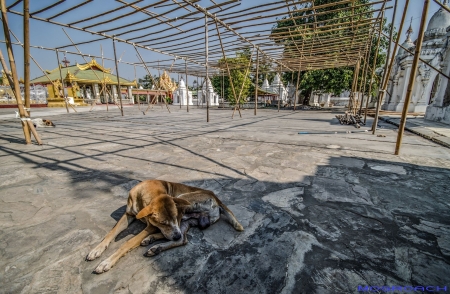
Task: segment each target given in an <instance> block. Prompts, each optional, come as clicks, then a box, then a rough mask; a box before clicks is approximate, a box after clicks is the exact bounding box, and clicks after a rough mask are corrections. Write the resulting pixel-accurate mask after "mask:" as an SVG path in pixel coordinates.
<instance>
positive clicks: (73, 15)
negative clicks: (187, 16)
mask: <svg viewBox="0 0 450 294" xmlns="http://www.w3.org/2000/svg"><path fill="white" fill-rule="evenodd" d="M83 1H84V0H69V1H65V2H63V3H62V4H60V5H58V6H57V7H56V8H53V9H50V10H48V11H45V12H43V13H40V14H38V16H39V17H43V18H47V17H50V16H53V15H55V14H57V13H58V12H60V11H64V10H65V9H68V8H70V7H71V5H76V4H78V3H81V2H83ZM14 2H15V0H7V1H6V3H7V6H9V5H10V4H12V3H14ZM30 2H31V3H30V6H31V7H30V11H31V12H33V11H36V10H39V9H41V8H43V7H46V6H48V5H51V4H53V3H55V2H56V0H40V1H30ZM127 2H132V0H128V1H127ZM155 2H156V1H155V0H151V1H150V0H145V1H142V2H141V3H139V4H138V5H139V6H140V7H143V6H145V5H148V4H152V3H155ZM215 2H219V1H215ZM220 2H222V1H220ZM267 2H270V1H267V0H264V1H258V4H262V3H267ZM404 2H405V0H398V5H399V8H398V9H397V20H396V22H395V26H396V27H397V28H398V27H399V24H400V17H401V13H402V10H403V7H404ZM393 3H394V1H391V2H390V4H388V6H392V5H393ZM121 5H122V4H120V3H119V2H116V1H112V0H94V1H93V2H91V3H89V4H88V5H85V6H82V7H80V8H78V9H76V10H74V11H72V12H70V13H67V14H64V15H63V16H60V17H56V18H55V19H54V20H55V21H61V22H64V23H70V22H72V21H76V20H80V19H83V18H86V17H89V16H92V15H95V14H97V13H99V12H103V11H106V10H109V9H112V8H114V7H118V6H121ZM199 5H201V6H203V7H207V6H209V5H212V4H211V2H209V1H207V0H202V1H200V2H199ZM254 5H255V1H254V0H242V1H241V4H240V6H238V7H237V9H245V8H246V7H249V6H254ZM105 6H107V8H105ZM422 6H423V1H422V0H410V7H409V9H408V14H407V20H408V22H407V24H405V26H404V32H402V33H401V41H403V40H404V39H405V31H406V30H407V28H408V26H409V21H410V19H411V17H412V18H413V23H412V25H413V30H414V34H413V38H414V39H415V38H416V36H417V31H418V28H419V22H420V17H421V12H422ZM164 9H166V10H167V8H159V11H163V10H164ZM438 9H439V6H438V5H437V4H436V3H434V2H433V1H431V3H430V10H429V14H428V20H429V19H430V18H431V16H432V15H433V13H434V12H436V11H437V10H438ZM13 10H16V11H22V3H20V4H18V5H17V6H15V7H14V8H13ZM150 10H151V9H150ZM130 11H133V9H131V8H127V9H124V10H122V11H120V12H116V13H111V14H109V15H107V16H104V17H100V18H98V19H96V20H95V21H87V22H84V23H83V26H87V25H89V24H91V23H94V22H98V21H108V20H110V19H112V18H114V17H117V16H120V15H121V14H122V13H128V12H130ZM159 11H157V12H158V13H159ZM392 12H393V9H390V10H389V11H388V12H387V13H386V17H387V18H388V22H390V21H391V17H392ZM185 13H187V11H185ZM218 13H220V12H218ZM168 16H169V17H174V15H168ZM8 18H9V23H10V28H11V29H12V31H13V32H14V33H15V34H16V35H17V36H18V38H19V39H22V38H23V33H22V17H21V16H18V15H15V14H12V13H9V14H8ZM133 18H135V19H136V21H139V20H142V24H145V18H146V15H144V14H142V13H137V14H135V15H134V16H133ZM128 23H129V21H128ZM124 24H126V23H124V22H122V21H121V20H117V21H115V22H114V23H113V25H114V26H119V25H124ZM142 24H137V25H134V26H130V27H127V28H124V29H122V30H119V32H125V31H126V30H128V29H133V28H137V27H140V26H142ZM174 24H177V22H174ZM111 25H112V24H111V23H105V24H104V25H100V26H96V27H95V30H96V31H101V30H102V29H108V28H110V26H111ZM183 28H184V29H186V28H189V25H187V26H185V27H183ZM158 29H161V27H158ZM66 30H67V32H68V34H69V35H70V36H71V38H72V39H73V40H74V41H75V42H81V41H86V40H91V39H97V38H99V37H98V36H92V35H91V34H89V33H85V32H81V31H78V30H73V29H66ZM2 32H3V31H2ZM142 32H147V33H148V30H147V31H142ZM142 32H139V33H140V34H142ZM30 33H31V40H30V41H31V44H32V45H36V46H45V47H50V48H53V47H57V46H62V45H68V44H70V41H69V40H68V39H67V37H66V36H65V34H64V33H63V31H62V29H61V27H59V26H56V25H52V24H49V23H45V22H41V21H38V20H34V19H31V20H30ZM139 33H137V34H138V35H139ZM150 33H151V34H152V35H151V37H153V38H154V37H157V36H158V34H159V32H158V31H150ZM163 34H164V33H160V35H163ZM0 35H1V37H0V38H1V39H2V40H3V39H4V37H3V33H1V34H0ZM131 36H132V35H123V37H124V38H127V37H131ZM13 40H14V38H13ZM185 40H186V39H185V38H183V36H182V34H180V41H185ZM100 44H102V47H103V51H104V56H105V57H109V58H114V53H113V49H112V41H111V40H104V41H100V42H95V43H91V44H86V45H80V46H79V48H80V50H81V51H82V52H83V53H88V54H92V55H97V56H100ZM116 44H117V54H118V56H121V55H123V56H122V60H123V61H127V62H138V58H137V57H136V53H135V51H134V49H133V47H132V46H130V45H127V44H124V43H120V42H119V43H116ZM160 46H161V45H160ZM0 48H1V50H2V51H3V53H4V55H6V49H5V45H4V44H3V43H1V44H0ZM186 48H187V49H188V48H189V46H186ZM66 50H69V51H74V52H75V51H76V49H75V48H74V47H73V46H70V47H67V49H66ZM140 52H141V54H142V55H143V56H144V59H145V60H146V61H157V60H168V59H172V57H168V56H164V55H161V54H158V53H154V52H150V51H147V50H144V49H141V50H140ZM31 54H32V55H33V57H34V58H35V59H37V61H38V62H39V64H40V65H41V67H43V68H44V69H53V68H56V67H57V61H56V55H55V52H54V51H46V50H40V49H34V48H32V49H31ZM14 55H15V59H16V64H17V67H18V72H19V76H21V77H23V51H22V48H21V47H19V46H14ZM60 58H61V59H62V58H63V54H61V55H60ZM67 59H69V60H70V61H71V64H72V65H73V64H75V62H78V63H84V60H83V58H82V57H81V56H75V55H70V54H67ZM87 59H88V58H87ZM97 61H100V60H97ZM105 66H106V67H110V68H114V62H112V61H105ZM151 71H152V74H158V72H157V70H151ZM119 72H120V75H121V76H122V77H124V78H127V79H130V80H133V79H134V77H135V73H134V67H133V66H131V65H125V64H120V66H119ZM145 74H146V71H145V69H143V68H140V67H136V75H137V77H138V78H139V77H142V76H144V75H145ZM41 75H42V72H41V71H40V70H39V68H38V67H37V66H36V65H35V64H34V63H33V62H31V77H32V78H35V77H38V76H41ZM172 77H174V78H175V79H177V78H178V77H177V75H176V74H172ZM193 79H194V78H193V77H191V76H189V84H192V81H193Z"/></svg>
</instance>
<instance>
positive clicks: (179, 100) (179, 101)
mask: <svg viewBox="0 0 450 294" xmlns="http://www.w3.org/2000/svg"><path fill="white" fill-rule="evenodd" d="M179 88H180V74H178V89H179ZM179 94H180V91H178V93H177V95H178V103H180V109H181V99H180V98H181V97H180V95H179Z"/></svg>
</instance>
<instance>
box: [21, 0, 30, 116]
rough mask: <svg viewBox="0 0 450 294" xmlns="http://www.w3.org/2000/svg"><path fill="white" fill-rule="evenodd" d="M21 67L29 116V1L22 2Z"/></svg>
mask: <svg viewBox="0 0 450 294" xmlns="http://www.w3.org/2000/svg"><path fill="white" fill-rule="evenodd" d="M23 45H24V46H23V67H24V79H25V81H24V82H25V84H24V89H23V92H24V94H25V107H26V108H27V111H28V115H30V116H31V102H30V95H31V93H30V0H23Z"/></svg>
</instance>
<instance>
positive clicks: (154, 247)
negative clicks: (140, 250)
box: [144, 246, 162, 257]
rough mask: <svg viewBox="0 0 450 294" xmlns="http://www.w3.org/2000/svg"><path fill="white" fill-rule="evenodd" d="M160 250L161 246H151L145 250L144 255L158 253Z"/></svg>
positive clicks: (148, 255)
mask: <svg viewBox="0 0 450 294" xmlns="http://www.w3.org/2000/svg"><path fill="white" fill-rule="evenodd" d="M161 251H162V248H161V247H160V246H153V247H152V248H150V249H149V250H147V252H145V254H144V256H147V257H151V256H155V255H158V254H159V253H160V252H161Z"/></svg>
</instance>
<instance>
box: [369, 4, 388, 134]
mask: <svg viewBox="0 0 450 294" xmlns="http://www.w3.org/2000/svg"><path fill="white" fill-rule="evenodd" d="M383 17H384V10H383V12H382V13H381V20H380V23H379V27H378V39H377V47H375V48H376V49H375V55H374V57H373V63H372V74H371V75H370V83H369V93H368V94H369V95H367V100H366V111H365V112H364V123H366V120H367V110H368V108H369V98H370V96H371V95H372V84H373V77H374V75H375V67H376V66H377V59H378V49H379V48H380V40H381V30H382V28H383ZM372 38H373V36H372ZM375 127H376V126H375Z"/></svg>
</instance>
